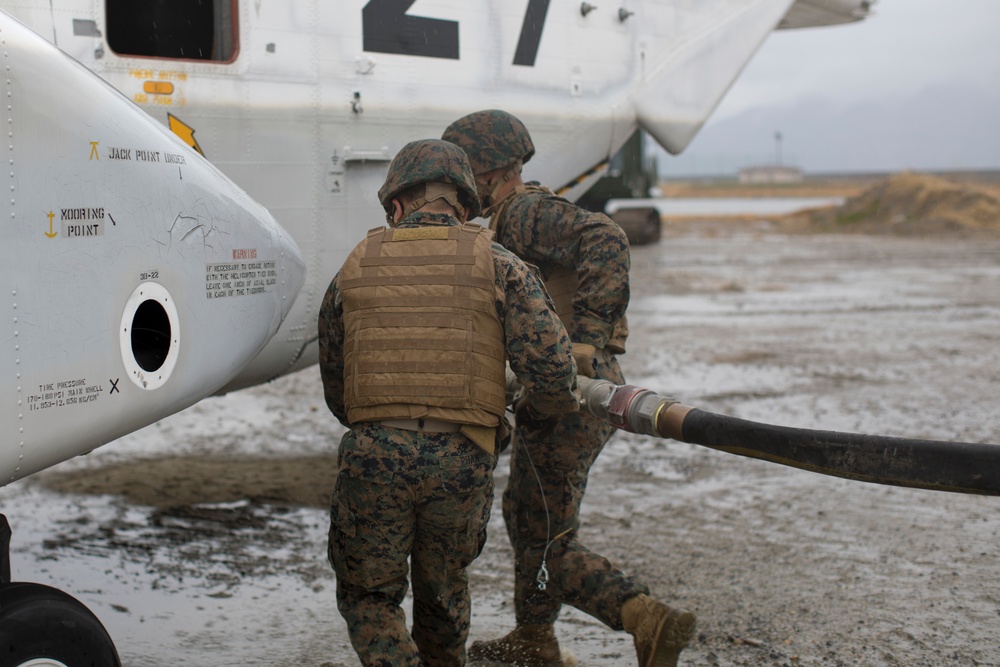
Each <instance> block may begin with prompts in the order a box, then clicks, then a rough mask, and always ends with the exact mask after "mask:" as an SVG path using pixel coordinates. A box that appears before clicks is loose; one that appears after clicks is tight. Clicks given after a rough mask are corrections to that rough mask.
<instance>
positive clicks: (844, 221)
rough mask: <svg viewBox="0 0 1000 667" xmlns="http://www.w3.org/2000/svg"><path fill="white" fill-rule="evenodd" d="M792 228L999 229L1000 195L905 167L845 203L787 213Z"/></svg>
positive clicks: (875, 230) (785, 223)
mask: <svg viewBox="0 0 1000 667" xmlns="http://www.w3.org/2000/svg"><path fill="white" fill-rule="evenodd" d="M782 226H783V227H785V228H786V229H787V230H788V231H803V232H837V233H852V232H854V233H865V234H900V235H927V234H963V233H973V234H975V233H990V234H996V233H1000V195H998V194H997V193H996V192H995V191H992V190H989V189H986V188H983V187H979V186H975V185H969V184H958V183H952V182H951V181H948V180H945V179H943V178H938V177H936V176H929V175H927V174H916V173H912V172H904V173H901V174H896V175H894V176H891V177H889V178H887V179H885V180H883V181H879V182H878V183H875V184H874V185H872V186H871V187H869V188H868V189H866V190H864V191H863V192H861V193H860V194H858V195H857V196H854V197H849V198H848V199H847V200H846V201H845V202H844V204H842V205H841V206H832V207H824V208H820V209H811V210H808V211H800V212H798V213H794V214H792V215H789V216H787V217H786V218H785V219H784V220H783V221H782Z"/></svg>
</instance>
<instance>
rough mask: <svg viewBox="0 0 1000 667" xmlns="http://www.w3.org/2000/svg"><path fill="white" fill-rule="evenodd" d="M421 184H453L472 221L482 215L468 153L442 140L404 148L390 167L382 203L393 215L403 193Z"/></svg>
mask: <svg viewBox="0 0 1000 667" xmlns="http://www.w3.org/2000/svg"><path fill="white" fill-rule="evenodd" d="M421 183H452V184H454V185H455V186H456V187H457V188H458V198H459V200H460V201H461V203H462V206H464V207H465V211H466V212H467V213H468V219H469V220H472V219H473V218H475V217H477V216H478V215H479V212H480V204H479V196H478V194H477V193H476V179H475V177H474V176H473V175H472V168H471V167H470V166H469V160H468V158H467V157H466V155H465V153H463V152H462V150H461V149H460V148H458V147H456V146H455V145H454V144H451V143H448V142H447V141H442V140H440V139H421V140H419V141H411V142H410V143H408V144H406V145H405V146H403V147H402V148H401V149H400V151H399V152H398V153H396V157H394V158H393V159H392V163H391V164H390V165H389V173H388V175H386V178H385V183H383V184H382V187H381V188H379V191H378V200H379V201H380V202H381V203H382V208H384V209H385V210H386V213H391V210H392V200H393V199H395V198H396V196H397V195H399V193H401V192H403V191H404V190H407V189H409V188H412V187H413V186H416V185H420V184H421Z"/></svg>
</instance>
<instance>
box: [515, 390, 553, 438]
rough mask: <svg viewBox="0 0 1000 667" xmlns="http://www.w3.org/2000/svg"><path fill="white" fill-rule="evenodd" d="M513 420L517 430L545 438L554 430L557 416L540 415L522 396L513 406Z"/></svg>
mask: <svg viewBox="0 0 1000 667" xmlns="http://www.w3.org/2000/svg"><path fill="white" fill-rule="evenodd" d="M514 419H515V421H516V424H517V427H518V428H519V429H521V430H523V431H527V432H529V433H532V434H533V435H539V436H546V435H548V434H549V433H551V432H552V429H554V428H555V426H556V422H557V421H558V420H559V416H558V415H546V414H542V413H541V412H539V411H538V410H536V409H535V407H534V406H533V405H532V404H531V401H530V400H529V399H528V397H527V396H524V397H522V398H520V399H519V400H518V401H517V403H515V404H514Z"/></svg>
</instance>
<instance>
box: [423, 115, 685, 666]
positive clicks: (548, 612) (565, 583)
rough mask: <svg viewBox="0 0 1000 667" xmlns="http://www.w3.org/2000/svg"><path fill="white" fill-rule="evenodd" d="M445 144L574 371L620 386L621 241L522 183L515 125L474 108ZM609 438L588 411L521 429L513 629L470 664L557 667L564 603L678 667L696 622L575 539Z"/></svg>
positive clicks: (582, 213)
mask: <svg viewBox="0 0 1000 667" xmlns="http://www.w3.org/2000/svg"><path fill="white" fill-rule="evenodd" d="M442 138H443V139H445V140H446V141H450V142H452V143H454V144H456V145H457V146H460V147H461V148H462V149H463V150H465V152H466V153H467V154H468V156H469V161H470V163H471V164H472V169H473V172H474V174H475V178H476V187H477V190H478V192H479V196H480V201H481V203H482V205H483V208H484V211H483V215H484V217H488V218H489V227H490V229H492V230H494V231H495V232H496V234H497V241H498V242H499V243H500V244H501V245H503V246H504V247H505V248H507V249H508V250H510V251H512V252H513V253H514V254H515V255H517V256H518V257H521V258H522V259H524V260H525V261H527V262H530V263H532V264H534V265H536V266H537V267H538V268H539V270H540V271H541V274H542V277H543V278H544V281H545V284H546V287H547V289H548V291H549V292H550V294H551V296H552V299H553V301H554V303H555V305H556V309H557V312H558V313H559V316H560V318H561V319H562V322H563V323H564V324H565V325H566V329H567V332H568V333H569V336H570V339H571V341H572V348H573V357H574V359H575V361H576V364H577V368H578V372H579V373H580V374H581V375H586V376H588V377H596V378H600V379H604V380H610V381H611V382H614V383H615V384H623V383H624V377H623V376H622V372H621V367H620V366H619V363H618V360H617V355H620V354H624V352H625V342H626V339H627V337H628V326H627V321H626V317H625V311H626V309H627V307H628V301H629V275H628V273H629V265H630V258H629V247H628V240H627V238H626V237H625V233H624V232H623V231H622V230H621V228H620V227H618V225H616V224H615V223H614V222H613V221H612V220H611V219H610V218H608V217H607V216H605V215H603V214H601V213H593V212H590V211H587V210H585V209H583V208H581V207H579V206H576V205H575V204H573V203H571V202H569V201H567V200H565V199H563V198H562V197H558V196H557V195H555V194H554V193H553V192H552V191H551V190H549V189H548V188H545V187H542V186H541V185H539V184H537V183H527V184H526V183H524V182H523V180H522V179H521V170H522V167H523V165H524V163H526V162H527V161H528V160H530V159H531V157H532V156H533V155H534V152H535V148H534V144H533V143H532V141H531V136H530V134H529V133H528V130H527V128H526V127H525V126H524V124H523V123H522V122H521V121H520V119H518V118H517V117H515V116H513V115H511V114H509V113H507V112H505V111H501V110H497V109H491V110H485V111H478V112H475V113H472V114H469V115H467V116H463V117H462V118H459V119H458V120H456V121H455V122H453V123H452V124H451V125H449V126H448V128H447V129H446V130H445V132H444V134H443V135H442ZM613 431H614V429H613V427H612V426H611V425H610V424H608V423H607V422H606V421H603V420H601V419H600V418H598V417H596V416H594V415H591V414H589V413H584V412H579V413H573V414H567V415H563V416H562V417H560V418H559V419H558V420H556V421H555V423H554V424H549V425H548V426H547V428H545V429H538V428H536V427H535V425H534V424H530V423H528V424H522V423H518V424H517V428H516V434H515V441H514V445H513V446H512V448H511V457H510V477H509V479H508V482H507V488H506V489H505V490H504V494H503V517H504V521H505V523H506V526H507V533H508V537H509V539H510V542H511V545H512V546H513V550H514V560H515V562H514V615H515V621H516V626H515V628H514V630H513V631H511V632H510V633H509V634H508V635H506V636H505V637H502V638H499V639H496V640H493V641H485V642H476V643H474V644H473V645H472V647H471V649H470V651H469V656H470V658H474V659H477V660H492V661H497V662H505V663H514V664H518V665H529V666H535V665H544V666H549V667H553V666H560V665H562V664H563V660H562V657H561V651H560V648H559V643H558V640H557V638H556V636H555V629H554V623H555V621H556V619H557V618H558V616H559V610H560V608H561V606H562V605H563V604H564V603H565V604H571V605H573V606H574V607H577V608H578V609H580V610H582V611H584V612H586V613H588V614H590V615H591V616H594V617H595V618H597V619H599V620H601V621H602V622H603V623H605V624H606V625H607V626H608V627H610V628H612V629H615V630H625V631H627V632H629V633H630V634H631V635H632V636H633V639H634V644H635V649H636V656H637V659H638V664H639V665H640V666H641V667H652V666H654V665H656V666H661V665H668V666H673V665H676V664H677V660H678V655H679V654H680V652H681V650H682V649H683V648H684V647H685V646H686V645H687V643H688V641H689V640H690V638H691V636H692V635H693V633H694V624H695V617H694V614H692V613H691V612H689V611H687V610H684V609H680V608H675V607H671V606H668V605H666V604H663V603H661V602H658V601H656V600H654V599H652V598H651V597H650V596H649V594H650V590H649V588H648V586H646V584H644V583H643V582H641V581H639V580H638V579H637V578H635V577H633V576H629V575H627V574H626V573H624V572H623V571H622V570H620V569H618V567H617V566H615V565H614V564H612V563H611V562H610V561H609V560H608V559H606V558H605V557H603V556H601V555H600V554H596V553H594V552H592V551H590V550H589V549H587V547H586V546H584V545H583V544H581V543H580V540H579V537H578V530H579V528H580V507H581V504H582V502H583V497H584V493H585V492H586V488H587V478H588V475H589V473H590V468H591V466H592V465H593V464H594V461H595V460H596V458H597V456H598V455H599V454H600V452H601V450H602V448H603V447H604V445H605V443H606V442H607V441H608V439H609V438H610V437H611V435H612V433H613Z"/></svg>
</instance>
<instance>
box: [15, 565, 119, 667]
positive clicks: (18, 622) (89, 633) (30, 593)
mask: <svg viewBox="0 0 1000 667" xmlns="http://www.w3.org/2000/svg"><path fill="white" fill-rule="evenodd" d="M0 667H121V661H119V659H118V651H116V650H115V645H114V643H113V642H112V641H111V637H110V636H109V635H108V632H107V630H105V629H104V626H103V625H101V622H100V621H99V620H97V617H96V616H94V614H92V613H91V611H90V610H89V609H87V608H86V607H85V606H84V605H83V603H82V602H80V601H79V600H77V599H76V598H74V597H71V596H70V595H67V594H66V593H63V592H62V591H60V590H57V589H55V588H50V587H49V586H43V585H41V584H30V583H13V584H4V585H2V586H0Z"/></svg>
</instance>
